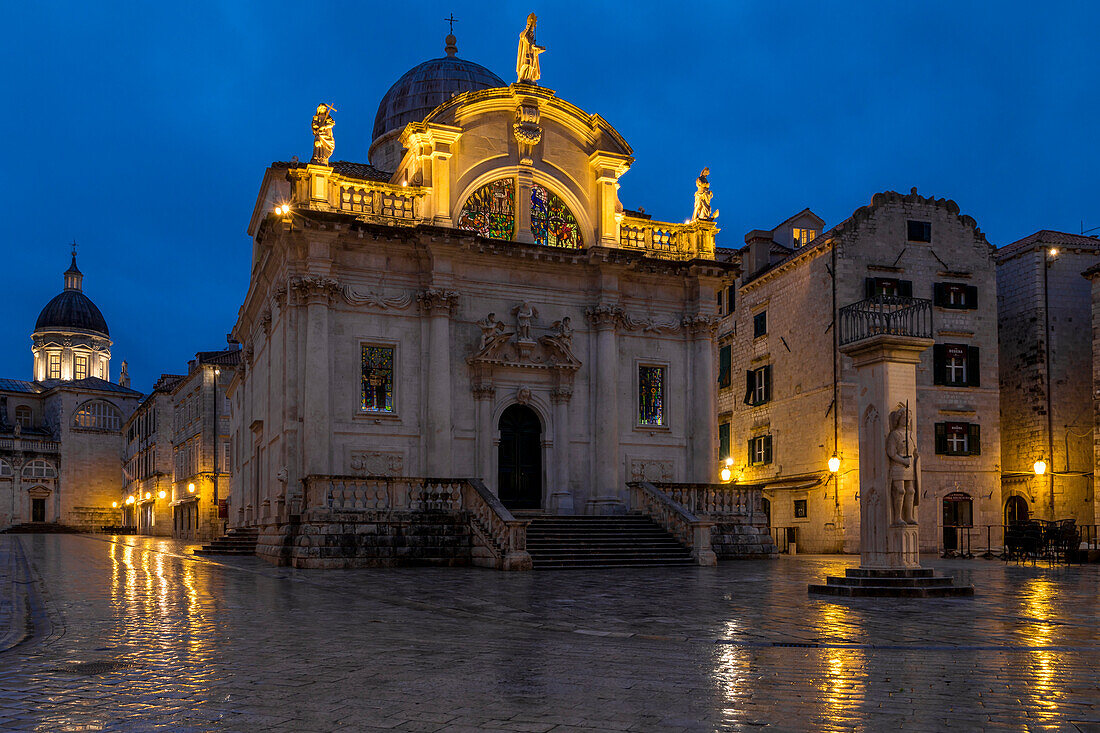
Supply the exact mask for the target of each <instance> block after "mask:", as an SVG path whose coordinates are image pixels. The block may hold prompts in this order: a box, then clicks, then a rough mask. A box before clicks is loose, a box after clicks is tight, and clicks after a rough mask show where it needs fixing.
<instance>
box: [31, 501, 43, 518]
mask: <svg viewBox="0 0 1100 733" xmlns="http://www.w3.org/2000/svg"><path fill="white" fill-rule="evenodd" d="M31 521H32V522H45V521H46V500H45V499H31Z"/></svg>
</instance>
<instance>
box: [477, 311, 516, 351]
mask: <svg viewBox="0 0 1100 733" xmlns="http://www.w3.org/2000/svg"><path fill="white" fill-rule="evenodd" d="M477 325H478V328H480V329H481V344H480V345H479V346H478V347H477V350H478V353H482V352H486V351H488V350H490V349H492V348H493V347H494V346H496V345H497V343H498V342H500V341H506V340H508V337H510V336H511V335H512V332H511V331H508V330H507V329H506V328H505V327H504V323H503V322H502V321H498V320H497V314H496V313H490V314H489V315H487V316H485V318H484V319H483V320H480V321H478V322H477Z"/></svg>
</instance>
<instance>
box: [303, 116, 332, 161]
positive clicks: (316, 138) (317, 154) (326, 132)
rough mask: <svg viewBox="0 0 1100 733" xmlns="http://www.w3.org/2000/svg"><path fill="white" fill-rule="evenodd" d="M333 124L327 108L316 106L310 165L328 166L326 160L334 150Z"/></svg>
mask: <svg viewBox="0 0 1100 733" xmlns="http://www.w3.org/2000/svg"><path fill="white" fill-rule="evenodd" d="M335 124H336V121H335V120H333V119H332V115H330V114H329V106H328V105H327V104H319V105H317V114H315V115H313V160H311V161H309V162H310V163H317V164H319V165H328V159H329V157H330V156H331V155H332V151H333V150H335V149H336V139H335V138H334V137H333V136H332V127H333V125H335Z"/></svg>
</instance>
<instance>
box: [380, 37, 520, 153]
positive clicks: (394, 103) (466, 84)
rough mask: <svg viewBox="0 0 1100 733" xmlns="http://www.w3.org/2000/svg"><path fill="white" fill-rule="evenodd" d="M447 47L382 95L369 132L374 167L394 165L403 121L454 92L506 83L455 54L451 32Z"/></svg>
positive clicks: (421, 115)
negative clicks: (439, 55)
mask: <svg viewBox="0 0 1100 733" xmlns="http://www.w3.org/2000/svg"><path fill="white" fill-rule="evenodd" d="M446 51H447V55H446V56H443V57H441V58H437V59H431V60H430V61H425V62H424V63H422V64H419V65H417V66H414V67H413V68H411V69H409V70H408V71H407V72H405V74H404V76H402V77H401V78H400V79H398V80H397V81H396V82H394V84H393V86H391V87H390V89H389V91H388V92H386V94H385V96H384V97H382V101H381V103H379V105H378V114H376V115H375V117H374V134H373V135H372V136H371V153H370V162H371V164H372V165H374V166H375V167H377V168H381V169H383V170H388V171H392V170H394V168H396V167H397V163H398V162H399V158H400V145H399V144H397V143H396V137H397V136H398V135H400V134H401V131H402V130H403V129H405V125H407V124H409V123H410V122H419V121H420V120H423V119H424V118H425V117H427V116H428V113H430V112H431V111H432V110H433V109H435V108H436V107H438V106H439V105H441V104H443V103H444V102H446V101H447V100H449V99H451V97H453V96H455V95H456V94H461V93H462V92H469V91H476V90H478V89H490V88H493V87H504V86H508V85H507V84H505V83H504V80H503V79H501V78H500V77H499V76H497V75H496V74H494V73H493V72H491V71H489V70H488V69H486V68H485V67H484V66H482V65H481V64H476V63H474V62H473V61H467V60H466V59H460V58H458V56H457V55H456V53H457V48H456V47H455V37H454V36H453V35H451V36H447V46H446ZM382 138H386V140H383V139H382ZM387 143H392V144H387ZM394 145H396V148H397V154H396V155H395V154H394V150H391V149H389V148H393V147H394ZM380 146H381V147H382V148H384V149H383V150H379V151H378V153H376V148H379V147H380ZM379 154H380V155H381V157H379Z"/></svg>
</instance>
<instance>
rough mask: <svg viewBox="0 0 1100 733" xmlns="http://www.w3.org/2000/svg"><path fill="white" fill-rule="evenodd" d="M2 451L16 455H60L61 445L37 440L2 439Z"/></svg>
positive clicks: (0, 445) (0, 439) (0, 443)
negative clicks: (21, 453) (20, 453)
mask: <svg viewBox="0 0 1100 733" xmlns="http://www.w3.org/2000/svg"><path fill="white" fill-rule="evenodd" d="M0 450H5V451H13V452H16V453H19V452H23V453H58V452H60V451H61V444H60V443H56V442H54V441H52V440H39V439H37V438H0Z"/></svg>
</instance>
